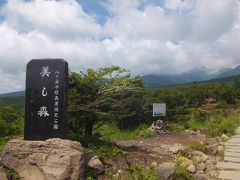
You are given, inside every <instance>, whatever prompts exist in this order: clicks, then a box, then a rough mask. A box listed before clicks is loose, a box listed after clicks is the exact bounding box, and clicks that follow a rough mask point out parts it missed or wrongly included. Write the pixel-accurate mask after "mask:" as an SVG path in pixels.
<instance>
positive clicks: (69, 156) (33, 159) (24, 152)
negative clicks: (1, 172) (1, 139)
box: [0, 138, 84, 180]
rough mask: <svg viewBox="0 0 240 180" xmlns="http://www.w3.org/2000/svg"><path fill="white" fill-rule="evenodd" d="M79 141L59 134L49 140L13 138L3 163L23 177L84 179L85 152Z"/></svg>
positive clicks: (53, 179)
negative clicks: (67, 138) (65, 138)
mask: <svg viewBox="0 0 240 180" xmlns="http://www.w3.org/2000/svg"><path fill="white" fill-rule="evenodd" d="M83 153H84V152H83V148H82V146H81V144H80V143H79V142H76V141H70V140H62V139H58V138H54V139H49V140H46V141H26V140H21V139H15V140H11V141H9V142H8V143H7V145H6V147H5V150H4V152H3V154H2V155H1V161H0V164H3V165H5V166H6V167H8V168H11V169H13V170H15V171H16V172H17V173H18V174H19V175H20V177H22V178H23V179H24V180H36V179H38V180H65V179H71V180H79V179H84V155H83Z"/></svg>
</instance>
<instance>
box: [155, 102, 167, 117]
mask: <svg viewBox="0 0 240 180" xmlns="http://www.w3.org/2000/svg"><path fill="white" fill-rule="evenodd" d="M153 116H166V103H153Z"/></svg>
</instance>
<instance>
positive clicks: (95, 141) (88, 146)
mask: <svg viewBox="0 0 240 180" xmlns="http://www.w3.org/2000/svg"><path fill="white" fill-rule="evenodd" d="M71 139H73V140H76V141H80V142H81V144H82V146H83V147H84V150H85V152H92V151H94V152H96V153H97V155H98V156H99V157H100V158H101V159H103V160H104V159H107V158H109V157H112V156H115V155H124V154H125V153H126V152H125V151H123V150H122V149H121V148H120V147H118V146H117V145H116V143H114V142H113V141H110V140H105V139H103V138H101V137H99V136H97V135H94V136H92V137H88V136H84V137H82V136H81V135H80V134H79V135H76V134H73V136H71Z"/></svg>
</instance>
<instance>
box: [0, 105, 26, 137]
mask: <svg viewBox="0 0 240 180" xmlns="http://www.w3.org/2000/svg"><path fill="white" fill-rule="evenodd" d="M0 129H1V131H0V138H1V137H5V136H13V135H19V134H22V132H23V111H22V110H19V109H18V110H16V109H13V108H12V107H10V106H6V107H3V108H1V109H0Z"/></svg>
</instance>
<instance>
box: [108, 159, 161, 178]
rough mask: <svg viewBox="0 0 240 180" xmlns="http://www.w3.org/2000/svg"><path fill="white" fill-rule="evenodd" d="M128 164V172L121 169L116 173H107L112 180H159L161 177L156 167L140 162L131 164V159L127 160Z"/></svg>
mask: <svg viewBox="0 0 240 180" xmlns="http://www.w3.org/2000/svg"><path fill="white" fill-rule="evenodd" d="M126 161H127V160H126ZM127 165H128V169H127V172H123V171H119V172H118V173H117V174H115V175H113V174H112V173H109V172H108V173H107V175H108V176H109V177H110V178H111V179H112V180H118V179H121V180H125V179H131V180H159V177H158V176H157V175H156V169H154V168H145V167H144V166H142V165H140V164H131V163H130V162H129V161H127Z"/></svg>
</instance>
